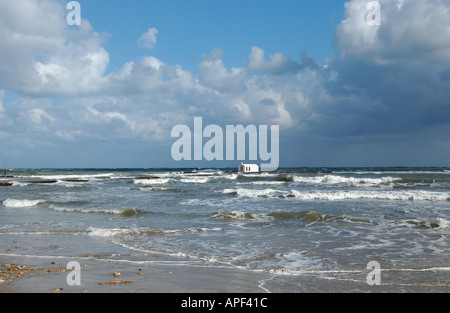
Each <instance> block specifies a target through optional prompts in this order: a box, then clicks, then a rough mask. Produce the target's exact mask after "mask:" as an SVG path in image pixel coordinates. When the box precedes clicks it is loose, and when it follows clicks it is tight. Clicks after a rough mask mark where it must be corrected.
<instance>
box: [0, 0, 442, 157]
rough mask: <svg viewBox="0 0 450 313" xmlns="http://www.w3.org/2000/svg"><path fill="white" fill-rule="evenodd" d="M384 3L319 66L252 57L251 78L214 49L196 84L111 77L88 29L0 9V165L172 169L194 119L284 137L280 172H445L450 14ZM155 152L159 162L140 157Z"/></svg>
mask: <svg viewBox="0 0 450 313" xmlns="http://www.w3.org/2000/svg"><path fill="white" fill-rule="evenodd" d="M379 3H380V7H381V25H369V24H368V23H367V20H366V15H367V7H366V4H367V1H362V0H352V1H349V2H347V3H346V4H345V8H346V10H345V15H344V17H343V19H342V21H341V22H340V24H339V25H338V26H337V27H336V29H335V43H334V45H335V47H336V48H337V51H338V54H337V55H335V56H333V57H331V58H329V59H327V60H315V59H314V58H313V57H312V56H310V55H308V53H307V52H303V53H302V54H301V57H300V58H299V60H292V59H290V58H288V57H287V56H286V55H284V54H283V53H282V52H279V53H275V54H270V55H267V54H266V52H265V51H264V47H257V46H252V45H251V43H250V44H249V55H248V56H247V60H248V61H247V64H246V66H244V67H239V68H235V67H231V68H229V67H227V65H226V63H225V62H224V57H223V55H224V54H226V50H222V48H221V47H218V48H217V49H214V50H212V51H209V52H208V51H206V52H205V54H204V56H203V59H202V60H200V61H199V62H198V65H197V70H196V73H192V72H189V71H187V70H185V69H183V67H182V66H180V65H177V64H167V63H165V62H164V60H160V59H158V58H156V57H154V56H152V55H150V54H149V55H147V56H144V57H142V58H141V59H139V60H129V62H127V63H125V64H123V66H122V68H121V69H120V70H118V71H116V72H108V67H109V65H110V55H109V52H108V51H106V49H105V48H104V44H105V42H106V40H107V38H106V37H105V36H104V35H103V34H101V33H98V32H96V31H95V30H94V29H93V27H92V26H91V25H90V23H89V21H88V20H85V19H83V20H82V23H81V26H80V27H79V28H70V27H68V25H67V23H66V20H65V14H66V11H65V7H64V6H63V5H61V3H60V2H59V1H51V0H42V1H38V2H37V1H33V0H22V1H19V2H18V3H16V2H11V1H6V0H0V20H1V21H2V23H0V38H1V39H2V40H1V41H0V59H1V60H2V61H1V62H0V140H1V141H2V145H3V149H2V152H1V153H0V156H2V157H3V158H4V159H8V158H9V159H12V158H17V157H18V156H21V157H22V158H23V160H25V159H26V158H25V157H24V156H23V155H24V154H30V153H35V154H36V156H37V157H40V158H41V159H45V158H48V154H49V153H51V155H52V158H54V159H57V157H56V155H58V153H59V154H60V155H61V154H63V155H65V156H66V157H67V162H70V161H72V162H75V163H76V164H73V165H70V164H67V166H84V165H88V164H92V163H89V162H94V163H95V164H92V166H99V164H102V162H101V160H102V159H105V158H109V160H110V164H109V165H113V166H115V164H117V166H121V165H124V164H123V163H126V162H136V161H137V160H138V159H140V160H145V161H142V163H139V164H137V163H136V164H137V165H136V166H143V164H144V163H145V162H147V163H148V166H152V164H150V163H151V162H155V163H157V164H156V165H155V166H160V165H165V164H167V165H168V166H169V165H173V163H171V162H170V160H169V161H167V158H170V157H169V156H170V144H171V143H172V141H173V139H171V138H170V133H171V129H172V127H173V126H175V125H177V124H188V125H189V124H192V122H193V117H194V116H202V117H203V121H204V123H208V124H218V125H227V124H234V125H235V124H255V125H262V124H264V125H273V124H277V125H280V130H281V133H280V135H281V136H282V138H281V145H282V147H281V151H280V158H281V166H283V165H285V166H294V165H297V166H302V165H316V166H318V165H323V166H327V165H328V166H334V165H354V166H359V165H369V164H374V165H387V164H388V163H389V164H390V165H397V164H401V163H402V161H403V162H404V163H408V164H402V165H410V164H416V165H422V163H423V162H429V163H435V165H448V164H443V163H444V162H446V161H445V160H447V159H448V157H447V156H448V153H449V152H450V138H449V135H448V134H449V133H450V132H449V130H450V114H448V113H449V112H450V102H449V99H450V88H449V87H450V9H449V2H448V1H446V0H440V1H439V0H402V1H391V0H380V2H379ZM36 17H42V18H36ZM31 19H32V20H33V21H36V23H24V22H23V21H26V20H31ZM157 34H158V30H157V29H156V28H154V27H150V28H149V29H148V31H147V32H145V33H144V34H142V36H141V37H140V38H137V39H136V43H137V44H138V45H142V46H144V47H145V48H147V49H152V48H154V46H155V45H156V44H157V40H156V35H157ZM161 36H163V34H162V35H161ZM306 48H307V47H306ZM5 93H6V94H8V93H13V94H16V95H17V97H15V98H14V99H12V100H9V101H5V98H6V97H5ZM152 146H153V147H159V149H161V150H160V151H159V152H155V151H152V153H153V155H154V158H150V157H149V158H146V157H144V155H146V154H147V153H148V152H149V151H151V150H152V149H151V147H152ZM80 147H82V148H83V151H84V153H81V152H79V151H80V150H79V149H80ZM125 147H126V149H130V150H129V151H132V152H131V153H132V154H134V156H133V157H131V156H129V155H128V156H126V153H124V152H123V150H124V148H125ZM144 147H145V148H144ZM283 147H284V148H285V150H283ZM420 149H425V150H426V151H427V152H419V151H418V150H420ZM49 151H50V152H49ZM381 151H384V152H383V153H382V152H381ZM111 152H114V156H115V157H117V160H119V161H117V162H115V161H114V160H115V159H114V157H113V156H112V154H111ZM413 153H415V155H413ZM71 155H72V156H73V159H72V160H71V158H70V156H71ZM83 157H84V158H85V161H80V158H83ZM158 157H159V158H160V159H158ZM96 160H97V161H96ZM120 160H122V161H120ZM158 160H160V161H158ZM166 161H167V163H165V162H166ZM49 162H50V161H49ZM283 162H284V163H283ZM352 162H353V163H352ZM383 162H384V163H385V164H381V163H383ZM393 162H398V163H397V164H392V163H393ZM318 163H320V164H318ZM56 164H59V163H57V162H56ZM107 165H108V164H107ZM23 166H26V164H23ZM128 166H134V165H132V164H129V165H128ZM179 166H183V164H180V165H179Z"/></svg>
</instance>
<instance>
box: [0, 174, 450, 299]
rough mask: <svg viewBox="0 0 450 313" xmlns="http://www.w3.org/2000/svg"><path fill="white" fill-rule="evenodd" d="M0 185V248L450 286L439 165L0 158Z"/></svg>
mask: <svg viewBox="0 0 450 313" xmlns="http://www.w3.org/2000/svg"><path fill="white" fill-rule="evenodd" d="M0 175H2V176H3V173H1V174H0ZM0 185H1V187H0V260H1V258H2V257H7V256H14V257H20V256H23V257H24V259H25V258H26V257H30V256H33V257H42V258H52V257H53V258H56V257H69V258H73V259H74V260H77V258H86V257H90V258H97V259H101V260H127V261H129V262H147V263H148V264H152V263H155V264H171V265H174V266H176V265H193V266H200V267H229V268H235V269H239V270H244V271H249V272H258V273H261V272H262V273H267V274H268V276H269V277H270V278H269V279H265V280H263V281H260V285H259V286H258V287H260V288H261V290H262V291H264V292H273V293H281V292H282V293H295V292H322V291H324V292H329V291H331V292H372V291H373V292H378V291H381V292H383V291H386V292H449V291H450V168H447V167H446V168H436V167H432V168H417V167H415V168H408V167H388V168H284V169H278V170H277V171H274V172H263V173H254V174H242V173H239V172H238V171H237V169H232V168H231V169H230V168H220V169H216V168H163V169H152V168H145V169H144V168H140V169H9V170H7V171H6V177H1V176H0ZM90 247H95V249H93V248H90ZM90 249H92V250H90ZM217 283H218V284H220V282H217Z"/></svg>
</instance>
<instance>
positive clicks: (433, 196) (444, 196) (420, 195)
mask: <svg viewBox="0 0 450 313" xmlns="http://www.w3.org/2000/svg"><path fill="white" fill-rule="evenodd" d="M290 197H294V198H296V199H300V200H327V201H339V200H362V199H368V200H398V201H450V193H448V192H433V191H423V190H418V191H354V190H352V191H341V190H338V191H298V190H291V195H290Z"/></svg>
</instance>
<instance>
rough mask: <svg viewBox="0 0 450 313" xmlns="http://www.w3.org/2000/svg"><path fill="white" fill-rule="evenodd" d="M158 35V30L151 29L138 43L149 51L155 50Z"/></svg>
mask: <svg viewBox="0 0 450 313" xmlns="http://www.w3.org/2000/svg"><path fill="white" fill-rule="evenodd" d="M158 33H159V32H158V30H157V29H156V28H154V27H152V28H149V30H148V31H147V32H146V33H144V34H143V35H142V36H141V37H139V39H138V43H139V44H140V45H142V46H143V47H145V48H147V49H153V47H154V46H155V45H156V35H157V34H158Z"/></svg>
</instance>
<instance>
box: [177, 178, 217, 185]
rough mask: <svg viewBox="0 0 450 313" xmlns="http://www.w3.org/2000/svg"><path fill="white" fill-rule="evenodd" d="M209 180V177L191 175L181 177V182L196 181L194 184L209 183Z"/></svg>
mask: <svg viewBox="0 0 450 313" xmlns="http://www.w3.org/2000/svg"><path fill="white" fill-rule="evenodd" d="M209 181H210V180H209V178H208V177H189V178H182V179H180V182H182V183H194V184H204V183H208V182H209Z"/></svg>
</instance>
